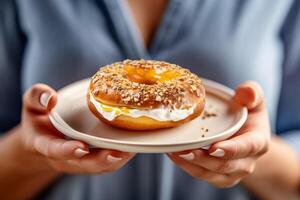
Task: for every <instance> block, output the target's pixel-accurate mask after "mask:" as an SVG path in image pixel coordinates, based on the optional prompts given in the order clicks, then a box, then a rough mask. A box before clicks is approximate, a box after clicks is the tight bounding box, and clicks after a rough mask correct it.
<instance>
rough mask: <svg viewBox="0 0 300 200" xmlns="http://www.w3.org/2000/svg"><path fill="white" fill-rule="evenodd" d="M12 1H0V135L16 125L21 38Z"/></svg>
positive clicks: (18, 114) (19, 108)
mask: <svg viewBox="0 0 300 200" xmlns="http://www.w3.org/2000/svg"><path fill="white" fill-rule="evenodd" d="M16 8H17V6H16V4H15V2H14V1H9V0H3V1H0V133H3V132H6V131H7V130H9V129H11V128H12V127H14V126H15V125H16V124H18V123H19V122H20V116H21V114H20V113H21V99H22V98H21V90H20V86H21V84H20V82H21V81H20V80H21V78H20V71H21V64H22V52H23V49H24V44H25V36H24V35H23V34H21V31H20V26H19V22H18V14H17V9H16Z"/></svg>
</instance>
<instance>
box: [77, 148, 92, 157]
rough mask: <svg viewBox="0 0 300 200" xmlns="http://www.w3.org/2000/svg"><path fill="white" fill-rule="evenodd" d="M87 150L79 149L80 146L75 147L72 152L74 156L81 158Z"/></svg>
mask: <svg viewBox="0 0 300 200" xmlns="http://www.w3.org/2000/svg"><path fill="white" fill-rule="evenodd" d="M88 153H89V152H88V151H86V150H83V149H80V148H77V149H76V150H75V151H74V154H75V156H76V157H79V158H81V157H82V156H84V155H86V154H88Z"/></svg>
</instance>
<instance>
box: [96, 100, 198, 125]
mask: <svg viewBox="0 0 300 200" xmlns="http://www.w3.org/2000/svg"><path fill="white" fill-rule="evenodd" d="M90 101H91V103H92V104H93V105H94V106H95V108H96V109H97V111H98V112H99V113H100V114H101V115H102V116H103V117H104V118H105V119H107V120H109V121H112V120H114V119H115V118H116V117H117V116H119V115H126V116H130V117H133V118H138V117H142V116H145V117H149V118H152V119H155V120H157V121H179V120H182V119H185V118H186V117H188V116H189V115H191V114H192V113H193V112H194V109H195V107H196V105H193V106H191V107H189V108H188V109H170V108H165V107H161V108H154V109H149V110H145V109H128V108H120V107H113V106H109V105H105V104H103V103H100V102H98V101H96V99H95V98H94V97H93V95H92V94H90Z"/></svg>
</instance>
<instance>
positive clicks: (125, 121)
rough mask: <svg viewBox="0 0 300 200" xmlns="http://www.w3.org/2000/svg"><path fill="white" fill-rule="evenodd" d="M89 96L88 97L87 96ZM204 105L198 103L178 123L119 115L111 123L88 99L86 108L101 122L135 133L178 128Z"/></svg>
mask: <svg viewBox="0 0 300 200" xmlns="http://www.w3.org/2000/svg"><path fill="white" fill-rule="evenodd" d="M88 96H89V95H88ZM204 105H205V104H204V103H199V104H198V105H197V106H196V107H195V109H194V112H193V113H192V114H191V115H189V116H188V117H186V118H184V119H182V120H179V121H158V120H155V119H152V118H150V117H146V116H142V117H138V118H134V117H131V116H128V115H119V116H117V117H116V118H114V119H113V120H112V121H109V120H107V119H105V118H104V117H103V116H102V115H101V114H100V113H99V112H98V111H97V109H96V108H95V106H94V104H93V103H92V102H91V101H90V100H89V97H88V106H89V109H90V110H91V111H92V113H93V114H94V115H95V116H96V117H97V118H98V119H100V120H101V121H102V122H104V123H106V124H108V125H111V126H114V127H118V128H121V129H126V130H135V131H147V130H156V129H163V128H171V127H176V126H180V125H182V124H184V123H186V122H188V121H191V120H193V119H195V118H197V117H198V116H199V115H200V114H201V113H202V111H203V109H204Z"/></svg>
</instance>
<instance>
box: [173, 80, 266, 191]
mask: <svg viewBox="0 0 300 200" xmlns="http://www.w3.org/2000/svg"><path fill="white" fill-rule="evenodd" d="M234 100H235V101H236V102H238V103H239V104H241V105H244V106H246V107H247V108H248V111H249V115H248V119H247V121H246V123H245V124H244V126H243V127H242V128H241V129H240V130H239V131H238V133H236V134H235V135H234V136H233V137H232V138H230V139H228V140H225V141H221V142H217V143H214V144H213V145H212V146H211V147H210V148H209V150H208V151H205V150H202V149H195V150H189V151H184V152H176V153H169V154H168V156H169V157H170V158H171V159H172V160H173V161H174V162H175V163H176V164H177V165H178V166H179V167H180V168H181V169H183V170H184V171H185V172H187V173H188V174H190V175H191V176H193V177H195V178H199V179H201V180H205V181H207V182H209V183H211V184H213V185H215V186H217V187H221V188H226V187H232V186H234V185H236V184H237V183H239V182H240V181H241V180H242V178H243V177H244V176H246V175H249V174H251V173H252V172H253V170H254V167H255V163H256V160H257V158H259V157H260V156H261V155H263V154H264V153H265V152H266V151H267V149H268V146H269V141H270V135H271V134H270V133H271V131H270V125H269V119H268V114H267V111H266V107H265V104H264V100H263V95H262V90H261V88H260V86H259V85H258V84H257V83H255V82H246V83H244V84H242V85H240V86H239V87H238V88H237V89H236V94H235V97H234Z"/></svg>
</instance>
